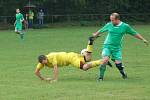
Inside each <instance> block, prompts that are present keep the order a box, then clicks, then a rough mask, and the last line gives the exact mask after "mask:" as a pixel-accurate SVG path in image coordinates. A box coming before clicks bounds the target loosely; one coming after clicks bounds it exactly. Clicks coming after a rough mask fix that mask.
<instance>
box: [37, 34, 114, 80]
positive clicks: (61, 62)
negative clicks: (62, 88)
mask: <svg viewBox="0 0 150 100" xmlns="http://www.w3.org/2000/svg"><path fill="white" fill-rule="evenodd" d="M93 41H94V38H93V37H90V38H89V42H88V45H87V48H86V49H83V50H82V51H81V54H78V53H74V52H69V53H66V52H51V53H49V54H48V55H40V56H39V57H38V61H39V63H38V65H37V67H36V69H35V74H36V76H38V77H39V78H40V79H41V80H47V81H57V80H58V67H62V66H68V65H73V66H75V67H77V68H79V69H81V70H84V71H86V70H88V69H90V68H93V67H96V66H98V65H100V64H101V60H96V61H91V58H92V51H93ZM108 64H109V65H110V66H111V64H110V63H108ZM44 66H47V67H49V68H53V69H54V78H53V79H51V78H44V77H43V76H42V75H41V73H40V70H41V69H42V68H43V67H44Z"/></svg>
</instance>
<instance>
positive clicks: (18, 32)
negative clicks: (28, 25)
mask: <svg viewBox="0 0 150 100" xmlns="http://www.w3.org/2000/svg"><path fill="white" fill-rule="evenodd" d="M15 32H16V33H17V34H19V35H20V38H21V39H22V40H23V39H24V33H23V31H22V25H21V24H16V27H15Z"/></svg>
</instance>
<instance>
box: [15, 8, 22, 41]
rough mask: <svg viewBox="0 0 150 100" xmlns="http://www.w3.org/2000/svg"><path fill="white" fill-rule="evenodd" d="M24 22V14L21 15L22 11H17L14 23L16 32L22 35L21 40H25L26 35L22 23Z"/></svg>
mask: <svg viewBox="0 0 150 100" xmlns="http://www.w3.org/2000/svg"><path fill="white" fill-rule="evenodd" d="M23 21H24V17H23V14H21V13H20V9H18V8H17V9H16V20H15V23H14V26H15V32H16V33H17V34H19V35H20V38H21V40H24V33H23V30H22V26H23V25H22V22H23Z"/></svg>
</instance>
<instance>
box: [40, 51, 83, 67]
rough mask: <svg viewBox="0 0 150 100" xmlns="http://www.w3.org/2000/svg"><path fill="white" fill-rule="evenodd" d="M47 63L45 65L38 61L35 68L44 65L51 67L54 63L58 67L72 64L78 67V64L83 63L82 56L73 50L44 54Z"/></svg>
mask: <svg viewBox="0 0 150 100" xmlns="http://www.w3.org/2000/svg"><path fill="white" fill-rule="evenodd" d="M46 57H47V59H48V63H47V64H46V65H44V64H41V63H38V65H37V68H38V69H42V68H43V67H44V66H47V67H49V68H52V67H53V66H54V65H58V66H59V67H62V66H68V65H70V64H71V65H73V66H75V67H78V68H80V64H81V62H82V64H84V63H85V60H84V57H83V56H82V55H80V54H78V53H74V52H69V53H66V52H52V53H49V54H48V55H46Z"/></svg>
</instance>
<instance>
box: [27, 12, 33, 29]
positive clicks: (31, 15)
mask: <svg viewBox="0 0 150 100" xmlns="http://www.w3.org/2000/svg"><path fill="white" fill-rule="evenodd" d="M33 19H34V13H33V11H32V10H29V26H28V27H29V28H32V26H33Z"/></svg>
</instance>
